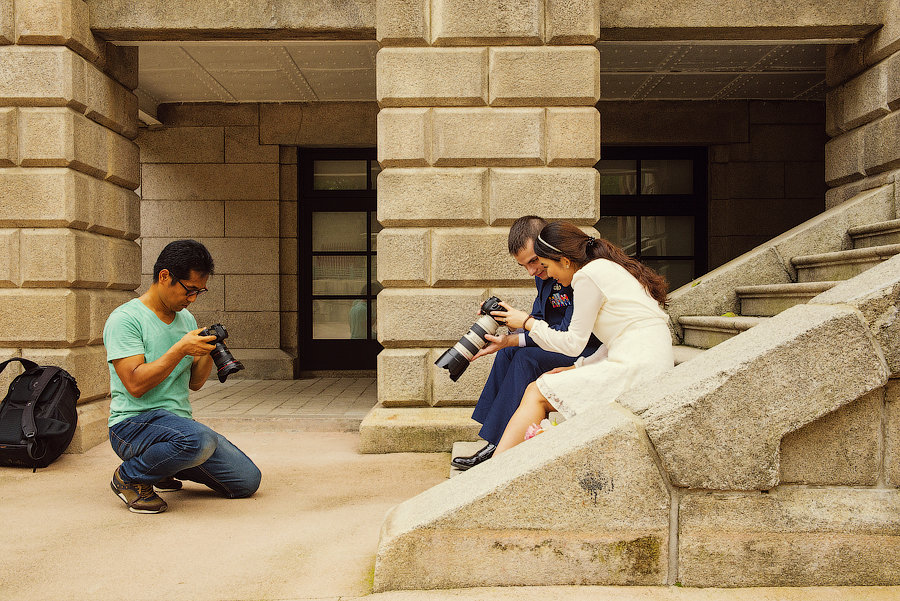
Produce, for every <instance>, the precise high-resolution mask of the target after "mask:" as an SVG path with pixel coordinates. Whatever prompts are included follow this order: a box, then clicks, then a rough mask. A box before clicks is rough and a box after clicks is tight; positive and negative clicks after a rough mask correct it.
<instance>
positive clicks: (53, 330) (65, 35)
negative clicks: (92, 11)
mask: <svg viewBox="0 0 900 601" xmlns="http://www.w3.org/2000/svg"><path fill="white" fill-rule="evenodd" d="M135 87H137V53H136V49H130V48H118V47H115V46H112V45H109V44H106V43H105V42H103V41H102V40H99V39H97V38H95V37H94V36H93V35H92V33H91V31H90V28H89V24H88V8H87V4H86V3H85V2H84V1H83V0H30V1H28V2H13V1H12V0H0V257H2V260H0V347H2V348H0V359H6V358H8V357H12V356H21V357H26V358H28V359H32V360H34V361H36V362H38V363H41V364H52V365H59V366H61V367H63V368H65V369H66V370H68V371H69V372H70V373H72V375H74V376H75V378H76V379H77V380H78V387H79V388H80V390H81V399H80V401H79V426H78V432H77V434H76V436H75V439H74V440H73V442H72V445H71V446H70V447H69V450H70V451H73V452H80V451H83V450H85V449H88V448H90V447H91V446H94V445H95V444H97V443H99V442H101V441H102V440H104V439H105V438H106V419H107V414H108V407H109V400H108V396H109V373H108V370H107V366H106V353H105V350H104V347H103V345H102V342H103V340H102V335H103V324H104V323H105V321H106V317H107V316H108V315H109V313H110V311H112V309H114V308H115V307H116V306H117V305H119V304H121V303H123V302H125V301H127V300H128V299H130V298H132V297H133V296H134V293H133V292H132V291H133V290H134V289H135V288H136V287H137V286H138V284H139V280H140V258H141V255H140V247H139V246H138V245H137V244H136V243H135V238H137V236H138V232H139V221H140V216H139V198H138V196H137V194H135V192H134V190H135V189H136V188H137V187H138V185H139V177H140V173H139V171H140V170H139V163H138V148H137V146H136V145H135V144H134V143H133V142H132V140H133V139H134V138H135V136H136V135H137V112H138V103H137V99H136V97H135V96H134V94H133V93H132V90H133V89H134V88H135ZM15 373H18V370H16V371H15ZM9 379H10V375H8V374H7V373H4V374H3V391H4V393H5V390H6V384H7V383H8V382H9Z"/></svg>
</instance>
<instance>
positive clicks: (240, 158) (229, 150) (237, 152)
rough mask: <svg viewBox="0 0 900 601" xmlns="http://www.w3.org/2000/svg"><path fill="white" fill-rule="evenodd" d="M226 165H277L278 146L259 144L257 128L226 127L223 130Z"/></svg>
mask: <svg viewBox="0 0 900 601" xmlns="http://www.w3.org/2000/svg"><path fill="white" fill-rule="evenodd" d="M225 162H226V163H277V162H278V146H277V145H273V144H260V143H259V128H258V127H255V126H228V127H226V128H225Z"/></svg>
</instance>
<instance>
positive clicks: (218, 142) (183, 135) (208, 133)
mask: <svg viewBox="0 0 900 601" xmlns="http://www.w3.org/2000/svg"><path fill="white" fill-rule="evenodd" d="M136 142H137V144H138V146H140V148H141V162H142V163H224V162H225V135H224V133H223V129H222V128H221V127H167V128H162V129H142V130H141V132H140V134H139V135H138V137H137V140H136Z"/></svg>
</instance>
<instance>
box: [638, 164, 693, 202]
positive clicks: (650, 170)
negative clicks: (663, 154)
mask: <svg viewBox="0 0 900 601" xmlns="http://www.w3.org/2000/svg"><path fill="white" fill-rule="evenodd" d="M693 191H694V161H690V160H687V161H680V160H679V161H676V160H661V161H641V194H691V193H693Z"/></svg>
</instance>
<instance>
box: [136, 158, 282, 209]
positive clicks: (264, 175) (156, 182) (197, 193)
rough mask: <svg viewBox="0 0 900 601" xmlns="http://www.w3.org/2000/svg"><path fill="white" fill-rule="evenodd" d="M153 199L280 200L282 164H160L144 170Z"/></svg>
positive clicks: (145, 192)
mask: <svg viewBox="0 0 900 601" xmlns="http://www.w3.org/2000/svg"><path fill="white" fill-rule="evenodd" d="M141 195H142V196H143V197H144V198H149V199H152V200H278V165H276V164H271V165H244V166H242V167H241V168H235V167H234V166H233V165H159V164H150V165H148V164H145V165H143V167H142V170H141Z"/></svg>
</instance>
